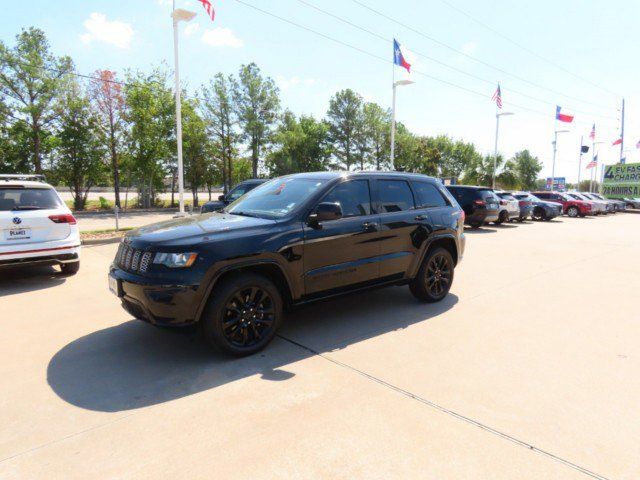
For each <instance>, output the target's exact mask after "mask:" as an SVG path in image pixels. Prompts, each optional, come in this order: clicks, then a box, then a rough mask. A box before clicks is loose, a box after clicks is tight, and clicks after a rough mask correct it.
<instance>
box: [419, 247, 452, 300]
mask: <svg viewBox="0 0 640 480" xmlns="http://www.w3.org/2000/svg"><path fill="white" fill-rule="evenodd" d="M454 271H455V265H454V262H453V257H452V256H451V254H450V253H449V251H448V250H446V249H444V248H441V247H438V248H434V249H433V250H429V251H428V252H427V255H426V257H425V258H424V260H423V261H422V265H421V266H420V270H418V274H417V275H416V276H415V278H414V279H413V280H411V282H409V290H411V293H412V294H413V296H414V297H416V298H417V299H418V300H422V301H423V302H427V303H435V302H439V301H440V300H442V299H443V298H444V297H446V296H447V294H448V293H449V289H450V288H451V284H452V283H453V274H454ZM430 279H431V280H430ZM436 287H437V288H436Z"/></svg>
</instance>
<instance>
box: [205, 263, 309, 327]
mask: <svg viewBox="0 0 640 480" xmlns="http://www.w3.org/2000/svg"><path fill="white" fill-rule="evenodd" d="M243 272H251V273H256V274H258V275H262V276H265V277H267V278H269V279H270V280H271V281H272V282H273V283H274V284H275V285H276V287H277V288H278V290H280V292H281V294H282V300H283V303H284V304H285V305H291V304H292V302H293V300H294V299H295V298H297V297H298V296H299V292H296V291H295V290H294V288H295V287H294V285H293V283H292V282H291V278H290V276H289V275H288V274H287V271H286V269H285V268H283V267H282V265H280V264H279V263H278V262H277V261H276V260H273V259H262V260H254V261H239V262H235V263H232V264H228V265H225V266H224V267H222V268H220V269H218V270H216V272H215V273H214V274H213V275H212V277H211V278H210V280H209V281H208V282H207V285H206V289H205V291H204V293H203V295H202V298H201V300H200V304H199V305H198V309H197V311H196V315H195V319H196V321H197V322H199V321H200V318H201V317H202V313H203V312H204V310H205V307H206V305H207V302H208V301H209V298H210V297H211V293H212V292H213V289H214V288H215V286H216V285H217V284H219V282H220V281H223V280H224V278H225V277H227V276H229V275H237V274H241V273H243Z"/></svg>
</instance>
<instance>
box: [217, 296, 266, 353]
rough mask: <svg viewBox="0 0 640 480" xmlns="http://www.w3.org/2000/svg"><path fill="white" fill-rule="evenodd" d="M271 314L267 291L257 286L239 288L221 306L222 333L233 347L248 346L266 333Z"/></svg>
mask: <svg viewBox="0 0 640 480" xmlns="http://www.w3.org/2000/svg"><path fill="white" fill-rule="evenodd" d="M274 315H275V308H274V305H273V300H271V297H270V296H269V293H268V292H267V291H265V290H263V289H261V288H260V287H257V286H252V287H245V288H240V289H238V290H237V291H236V292H235V293H234V294H233V295H231V298H230V299H229V300H228V301H227V304H226V305H225V307H224V313H223V314H222V329H223V332H224V336H225V338H226V339H227V341H228V342H229V343H230V344H231V345H233V346H235V347H240V348H247V347H252V346H254V345H256V344H258V343H260V341H261V339H262V338H264V337H266V336H267V335H268V334H269V331H270V330H271V329H272V328H273V325H274Z"/></svg>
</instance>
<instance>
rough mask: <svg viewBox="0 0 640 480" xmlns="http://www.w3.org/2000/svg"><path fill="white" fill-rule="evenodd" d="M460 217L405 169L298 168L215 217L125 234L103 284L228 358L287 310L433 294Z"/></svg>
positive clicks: (449, 267) (265, 336)
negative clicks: (349, 296)
mask: <svg viewBox="0 0 640 480" xmlns="http://www.w3.org/2000/svg"><path fill="white" fill-rule="evenodd" d="M463 223H464V213H463V212H462V211H461V210H460V207H459V206H458V204H457V203H456V201H455V200H454V199H453V197H452V196H451V195H450V194H449V192H448V191H447V190H446V189H445V188H444V187H443V186H442V185H440V183H439V182H438V181H436V180H434V179H433V178H430V177H426V176H424V175H415V174H404V173H375V172H371V173H366V172H363V173H338V172H335V173H331V172H323V173H303V174H297V175H290V176H286V177H281V178H277V179H275V180H271V181H269V182H267V183H265V184H263V185H261V186H259V187H257V188H256V189H254V190H252V191H251V192H249V193H248V194H246V195H245V196H243V197H242V198H240V199H239V200H237V201H235V202H234V203H232V204H231V205H229V206H228V207H226V208H225V210H223V211H222V212H217V213H208V214H203V215H195V216H191V217H186V218H181V219H176V220H169V221H166V222H161V223H156V224H153V225H149V226H146V227H142V228H139V229H137V230H132V231H131V232H129V233H128V234H127V235H126V237H125V238H124V239H123V241H122V243H121V244H120V247H119V249H118V253H117V255H116V258H115V260H114V262H113V264H112V265H111V268H110V272H109V286H110V288H111V290H112V291H113V292H114V293H115V294H116V295H117V296H118V297H120V299H121V301H122V305H123V307H124V308H125V309H126V310H127V311H128V312H129V313H130V314H131V315H133V316H134V317H136V318H139V319H141V320H145V321H147V322H150V323H152V324H155V325H161V326H185V325H190V324H194V323H199V324H200V327H201V329H202V332H203V334H204V338H205V339H206V340H207V341H208V342H209V343H210V344H211V345H213V346H214V347H217V348H218V349H219V350H222V351H223V352H226V353H228V354H232V355H247V354H251V353H254V352H256V351H258V350H260V349H261V348H263V347H264V346H265V345H267V344H268V343H269V341H271V339H272V338H273V336H274V334H275V332H276V330H277V329H278V327H279V326H280V324H281V322H282V317H283V311H284V310H285V309H286V308H289V307H292V306H295V305H299V304H303V303H306V302H309V301H312V300H317V299H320V298H326V297H330V296H333V295H337V294H341V293H345V292H349V291H354V290H359V289H363V288H368V287H374V286H375V287H377V286H381V285H398V284H409V288H410V289H411V292H413V294H414V295H415V296H416V297H417V298H419V299H420V300H423V301H426V302H437V301H439V300H442V299H443V298H444V297H445V296H446V295H447V293H448V292H449V288H450V287H451V282H452V281H453V273H454V267H455V266H456V264H457V263H458V262H459V261H460V259H461V258H462V254H463V252H464V245H465V239H464V234H463Z"/></svg>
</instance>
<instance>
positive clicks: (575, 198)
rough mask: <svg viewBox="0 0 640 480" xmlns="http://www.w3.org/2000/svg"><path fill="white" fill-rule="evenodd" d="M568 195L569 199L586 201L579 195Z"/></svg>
mask: <svg viewBox="0 0 640 480" xmlns="http://www.w3.org/2000/svg"><path fill="white" fill-rule="evenodd" d="M567 195H569V197H571V198H573V199H574V200H584V198H581V197H580V196H579V195H576V194H575V193H568V194H567Z"/></svg>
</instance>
